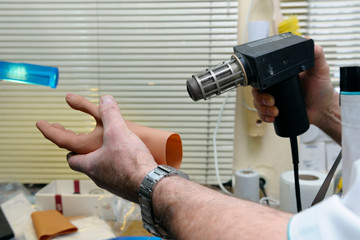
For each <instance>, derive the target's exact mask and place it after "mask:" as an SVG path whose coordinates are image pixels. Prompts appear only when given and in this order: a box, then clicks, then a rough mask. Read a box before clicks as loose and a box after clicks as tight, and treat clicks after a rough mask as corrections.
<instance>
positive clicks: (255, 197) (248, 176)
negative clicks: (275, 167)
mask: <svg viewBox="0 0 360 240" xmlns="http://www.w3.org/2000/svg"><path fill="white" fill-rule="evenodd" d="M234 194H235V196H236V197H238V198H242V199H246V200H250V201H253V202H259V174H258V173H257V172H256V171H254V170H252V169H242V170H238V171H236V172H235V188H234Z"/></svg>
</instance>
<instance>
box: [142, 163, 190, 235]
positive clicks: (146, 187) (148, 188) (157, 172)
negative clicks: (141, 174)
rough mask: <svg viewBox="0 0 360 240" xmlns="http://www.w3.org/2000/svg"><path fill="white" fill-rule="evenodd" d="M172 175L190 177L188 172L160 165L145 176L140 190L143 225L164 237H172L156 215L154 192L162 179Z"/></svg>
mask: <svg viewBox="0 0 360 240" xmlns="http://www.w3.org/2000/svg"><path fill="white" fill-rule="evenodd" d="M172 175H178V176H180V177H182V178H185V179H190V178H189V176H188V175H187V174H186V173H184V172H181V171H179V170H177V169H175V168H173V167H170V166H167V165H158V166H157V167H156V168H155V169H154V170H152V171H151V172H149V173H148V174H147V175H146V176H145V178H144V180H143V181H142V183H141V185H140V190H139V205H140V208H141V216H142V221H143V226H144V228H145V229H146V230H147V231H148V232H150V233H151V234H153V235H155V236H158V237H161V238H163V239H171V238H170V236H169V235H168V234H167V232H166V231H165V230H164V229H163V228H162V227H161V226H160V224H159V222H158V221H157V220H156V219H155V217H154V211H153V207H152V194H153V191H154V188H155V186H156V184H157V183H158V182H159V181H160V180H161V179H163V178H164V177H168V176H172Z"/></svg>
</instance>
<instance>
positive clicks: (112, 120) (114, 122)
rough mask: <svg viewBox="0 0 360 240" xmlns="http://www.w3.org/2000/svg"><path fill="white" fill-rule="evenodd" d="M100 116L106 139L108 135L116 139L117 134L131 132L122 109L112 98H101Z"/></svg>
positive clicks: (108, 96)
mask: <svg viewBox="0 0 360 240" xmlns="http://www.w3.org/2000/svg"><path fill="white" fill-rule="evenodd" d="M100 116H101V120H102V122H103V126H104V137H106V136H107V134H111V136H112V137H114V135H116V134H114V133H116V132H121V131H129V130H128V128H127V126H126V123H125V120H124V119H123V117H122V115H121V113H120V109H119V107H118V105H117V103H116V101H115V99H114V98H113V97H112V96H110V95H104V96H102V97H101V99H100ZM104 141H105V139H104Z"/></svg>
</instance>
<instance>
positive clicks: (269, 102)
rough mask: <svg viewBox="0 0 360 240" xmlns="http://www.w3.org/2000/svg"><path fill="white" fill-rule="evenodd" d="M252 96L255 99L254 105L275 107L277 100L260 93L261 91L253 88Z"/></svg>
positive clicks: (269, 95) (267, 94)
mask: <svg viewBox="0 0 360 240" xmlns="http://www.w3.org/2000/svg"><path fill="white" fill-rule="evenodd" d="M252 94H253V97H254V105H255V103H257V105H258V106H259V105H264V106H269V107H271V106H274V105H275V98H274V97H273V96H272V95H271V94H269V93H264V92H260V90H258V89H256V88H253V89H252Z"/></svg>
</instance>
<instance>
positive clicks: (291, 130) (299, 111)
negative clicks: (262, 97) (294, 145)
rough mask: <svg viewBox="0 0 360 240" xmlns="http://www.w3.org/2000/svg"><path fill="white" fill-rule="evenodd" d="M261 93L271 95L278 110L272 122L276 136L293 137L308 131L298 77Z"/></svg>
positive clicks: (307, 120)
mask: <svg viewBox="0 0 360 240" xmlns="http://www.w3.org/2000/svg"><path fill="white" fill-rule="evenodd" d="M263 92H267V93H270V94H271V95H273V97H274V98H275V106H276V107H277V108H278V109H279V115H278V116H277V117H276V118H275V122H274V128H275V132H276V134H277V135H278V136H280V137H294V136H298V135H300V134H303V133H304V132H306V131H307V130H308V129H309V126H310V125H309V119H308V116H307V112H306V107H305V101H304V96H303V94H302V89H301V85H300V81H299V76H298V75H295V76H293V77H291V78H289V79H286V80H284V81H282V82H280V83H278V84H276V85H274V86H271V87H269V88H267V89H265V90H263Z"/></svg>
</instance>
